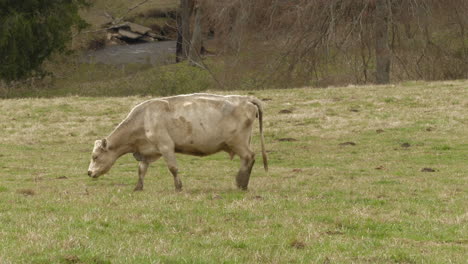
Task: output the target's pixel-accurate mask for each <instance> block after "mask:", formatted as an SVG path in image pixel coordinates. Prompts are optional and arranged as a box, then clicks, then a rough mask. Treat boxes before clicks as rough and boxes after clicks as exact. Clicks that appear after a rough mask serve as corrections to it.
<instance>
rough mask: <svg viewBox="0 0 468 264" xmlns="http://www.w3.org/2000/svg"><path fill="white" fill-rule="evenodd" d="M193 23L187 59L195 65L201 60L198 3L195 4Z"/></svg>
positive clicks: (200, 12)
mask: <svg viewBox="0 0 468 264" xmlns="http://www.w3.org/2000/svg"><path fill="white" fill-rule="evenodd" d="M194 13H195V24H194V27H193V33H192V41H191V44H192V45H190V53H189V61H190V64H191V65H196V64H199V63H200V62H201V56H200V55H201V50H202V46H203V44H202V29H201V17H202V9H201V7H200V6H199V5H197V6H195V9H194Z"/></svg>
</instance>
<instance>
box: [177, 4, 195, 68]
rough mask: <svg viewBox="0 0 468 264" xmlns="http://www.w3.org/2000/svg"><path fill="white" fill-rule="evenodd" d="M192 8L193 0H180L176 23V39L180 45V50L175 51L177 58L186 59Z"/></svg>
mask: <svg viewBox="0 0 468 264" xmlns="http://www.w3.org/2000/svg"><path fill="white" fill-rule="evenodd" d="M192 9H193V0H180V15H179V16H180V23H179V25H178V29H179V33H178V38H177V39H178V42H179V43H180V45H181V50H180V51H178V53H177V55H178V60H183V59H186V58H187V57H188V55H189V52H190V35H191V34H190V16H191V14H192ZM178 22H179V21H178ZM179 35H180V36H179Z"/></svg>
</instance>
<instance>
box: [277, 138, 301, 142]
mask: <svg viewBox="0 0 468 264" xmlns="http://www.w3.org/2000/svg"><path fill="white" fill-rule="evenodd" d="M278 141H280V142H294V141H297V139H295V138H278Z"/></svg>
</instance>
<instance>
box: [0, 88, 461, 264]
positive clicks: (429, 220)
mask: <svg viewBox="0 0 468 264" xmlns="http://www.w3.org/2000/svg"><path fill="white" fill-rule="evenodd" d="M232 93H243V94H247V92H244V91H241V92H232ZM248 93H249V94H253V95H255V96H257V97H259V98H269V99H271V100H270V101H267V102H266V107H265V109H266V114H265V125H264V126H265V135H266V144H267V149H268V153H269V161H270V172H269V173H268V174H267V173H265V172H264V171H263V169H262V166H261V161H260V159H261V155H257V157H258V158H257V163H256V166H255V167H254V170H253V172H252V178H251V182H250V185H249V189H250V190H249V191H247V192H242V191H239V190H237V189H236V188H235V184H234V177H233V176H234V175H235V173H236V171H237V169H238V166H239V160H238V159H237V158H236V159H235V160H234V161H230V160H229V158H228V155H226V154H224V153H220V154H217V155H214V156H210V157H205V158H198V157H192V156H178V162H179V167H180V171H181V175H182V181H183V182H184V188H185V189H184V191H183V192H182V193H176V192H175V191H174V186H173V180H172V176H170V173H169V172H168V170H167V169H166V167H165V165H164V163H163V162H162V161H158V162H156V163H154V164H153V165H152V166H151V168H150V170H149V172H148V175H147V178H146V181H145V190H144V191H143V192H138V193H135V192H133V191H132V190H133V187H134V184H135V183H136V180H137V173H136V170H137V164H136V162H135V161H134V160H133V158H132V157H131V155H127V156H124V157H122V158H121V159H120V160H118V162H117V163H116V164H115V165H114V167H113V169H112V170H111V171H110V173H109V174H107V175H104V176H102V177H101V178H99V179H97V180H92V179H90V178H89V177H88V176H87V175H86V170H87V167H88V162H89V158H90V154H91V149H92V146H93V142H94V140H96V139H99V138H102V137H104V136H106V135H107V134H108V133H110V131H111V130H112V129H113V128H114V127H115V125H116V124H117V123H119V122H120V121H121V120H122V119H123V118H124V117H125V116H126V114H127V113H128V110H129V109H131V107H132V106H134V105H135V104H137V103H138V102H140V101H142V100H145V99H147V98H149V97H148V96H140V97H120V98H107V97H76V96H71V97H62V98H53V99H8V100H1V101H0V113H1V115H0V179H1V181H0V263H466V262H465V261H466V258H467V254H466V252H467V249H468V241H467V237H468V230H467V226H468V225H467V224H468V214H467V209H468V206H467V193H468V192H467V190H468V188H467V187H468V186H467V171H468V165H467V164H468V163H467V157H468V134H467V131H468V114H467V109H468V101H467V100H468V82H467V81H452V82H437V83H417V84H411V85H407V84H406V85H401V86H400V85H394V86H360V87H342V88H341V87H340V88H327V89H307V88H303V89H288V90H263V91H255V92H248ZM283 109H290V110H292V113H289V114H279V113H278V112H279V111H280V110H283ZM257 130H258V127H255V132H254V134H255V137H254V139H253V147H254V148H255V149H256V152H257V153H258V154H259V149H260V147H259V139H258V132H257ZM281 138H293V139H296V141H278V139H281ZM345 142H354V143H355V145H350V144H347V145H340V144H341V143H345ZM403 143H408V144H409V147H404V146H403V145H402V144H403ZM423 168H432V169H434V170H435V172H422V171H421V169H423Z"/></svg>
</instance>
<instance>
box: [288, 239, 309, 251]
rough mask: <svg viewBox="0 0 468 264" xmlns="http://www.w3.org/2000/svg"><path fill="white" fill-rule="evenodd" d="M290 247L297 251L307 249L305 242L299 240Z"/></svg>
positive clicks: (294, 241)
mask: <svg viewBox="0 0 468 264" xmlns="http://www.w3.org/2000/svg"><path fill="white" fill-rule="evenodd" d="M290 245H291V247H293V248H296V249H304V248H305V247H306V244H305V243H304V242H303V241H300V240H297V239H295V240H293V241H292V242H291V244H290Z"/></svg>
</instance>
